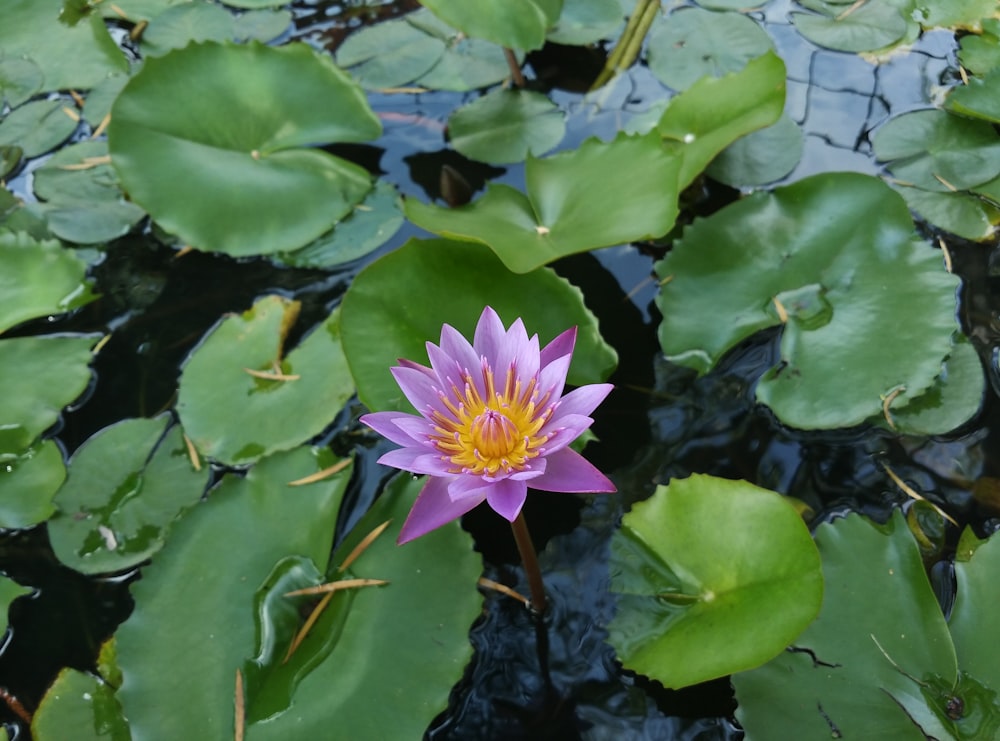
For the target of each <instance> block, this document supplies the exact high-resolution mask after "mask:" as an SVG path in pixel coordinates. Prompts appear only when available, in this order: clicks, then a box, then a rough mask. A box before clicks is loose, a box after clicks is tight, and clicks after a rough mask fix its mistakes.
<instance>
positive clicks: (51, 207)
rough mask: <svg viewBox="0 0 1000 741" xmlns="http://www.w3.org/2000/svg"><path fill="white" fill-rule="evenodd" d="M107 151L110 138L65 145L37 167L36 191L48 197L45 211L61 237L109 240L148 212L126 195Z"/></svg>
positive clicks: (79, 240) (83, 241)
mask: <svg viewBox="0 0 1000 741" xmlns="http://www.w3.org/2000/svg"><path fill="white" fill-rule="evenodd" d="M107 154H108V145H107V143H106V142H103V141H85V142H80V143H78V144H72V145H70V146H68V147H65V148H63V149H61V150H60V151H59V152H57V153H56V154H55V155H54V156H53V157H52V158H51V159H49V160H48V161H47V162H46V163H45V164H44V165H42V166H41V167H39V168H38V169H37V170H35V172H34V179H33V183H34V189H35V195H36V196H38V197H39V198H43V199H45V200H46V201H48V202H47V203H46V204H44V206H43V209H42V213H44V214H45V217H46V221H47V223H48V225H49V229H50V230H51V231H52V233H53V234H55V235H56V236H58V237H59V238H60V239H65V240H66V241H69V242H77V243H79V244H96V243H98V242H106V241H109V240H112V239H115V238H117V237H120V236H122V235H123V234H126V233H128V231H129V230H130V229H131V228H132V227H133V226H134V225H135V223H136V222H138V221H139V219H141V218H142V217H143V216H145V212H144V211H143V210H142V209H141V208H139V207H138V206H136V205H135V204H134V203H130V202H129V201H126V200H125V197H124V195H123V194H122V192H121V189H120V188H119V187H118V178H117V177H115V173H114V171H113V170H112V169H111V166H110V165H109V164H107V161H106V160H107Z"/></svg>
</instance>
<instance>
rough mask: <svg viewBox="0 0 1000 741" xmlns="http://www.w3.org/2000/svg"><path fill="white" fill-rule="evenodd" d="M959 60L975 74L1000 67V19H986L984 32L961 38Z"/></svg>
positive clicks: (981, 73) (983, 25) (983, 23)
mask: <svg viewBox="0 0 1000 741" xmlns="http://www.w3.org/2000/svg"><path fill="white" fill-rule="evenodd" d="M958 43H959V45H960V46H961V49H960V50H959V52H958V61H960V62H961V63H962V66H963V67H965V69H967V70H969V72H971V73H972V74H974V75H985V74H986V73H987V72H990V71H992V70H994V69H998V68H1000V19H997V18H994V19H984V20H983V21H982V34H981V35H978V36H977V35H975V34H968V35H966V36H963V37H962V38H961V39H960V40H959V42H958Z"/></svg>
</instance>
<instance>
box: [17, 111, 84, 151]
mask: <svg viewBox="0 0 1000 741" xmlns="http://www.w3.org/2000/svg"><path fill="white" fill-rule="evenodd" d="M67 110H71V109H70V107H69V104H68V101H67V99H65V98H56V99H54V100H33V101H31V102H30V103H25V104H24V105H22V106H21V107H20V108H15V109H14V110H13V111H11V112H10V113H8V114H7V116H6V117H5V118H4V119H3V120H2V121H0V144H2V145H16V146H18V147H20V148H21V149H22V150H23V151H24V156H25V157H37V156H38V155H40V154H45V153H46V152H48V151H49V150H50V149H54V148H55V147H58V146H59V145H60V144H62V143H63V142H64V141H66V140H67V139H68V138H69V137H70V135H71V134H72V133H73V132H74V131H75V130H76V126H77V123H78V119H77V118H73V116H71V115H69V114H68V113H67ZM74 115H75V113H74Z"/></svg>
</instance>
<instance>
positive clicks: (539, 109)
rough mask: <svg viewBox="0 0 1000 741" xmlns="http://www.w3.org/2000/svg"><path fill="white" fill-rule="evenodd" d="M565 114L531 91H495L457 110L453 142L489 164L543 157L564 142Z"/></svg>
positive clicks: (450, 124)
mask: <svg viewBox="0 0 1000 741" xmlns="http://www.w3.org/2000/svg"><path fill="white" fill-rule="evenodd" d="M565 133H566V117H565V116H564V115H563V113H562V111H560V110H559V107H558V106H556V104H555V103H553V102H552V101H551V100H550V99H549V98H548V96H546V95H542V94H541V93H536V92H532V91H530V90H504V89H500V90H493V91H491V92H489V93H487V94H486V95H484V96H483V97H481V98H477V99H476V100H474V101H472V102H471V103H468V104H466V105H464V106H462V107H461V108H458V109H456V110H455V111H454V112H453V113H452V114H451V116H450V117H449V119H448V137H449V139H450V140H451V145H452V146H453V147H454V148H455V149H456V150H457V151H458V152H460V153H461V154H463V155H465V156H466V157H468V158H469V159H473V160H478V161H479V162H486V163H487V164H490V165H505V164H510V163H514V162H522V161H523V160H524V159H526V158H527V156H528V155H529V154H531V155H533V156H535V157H540V156H541V155H543V154H545V153H546V152H547V151H549V150H550V149H552V148H553V147H555V146H556V145H557V144H558V143H559V142H560V141H562V138H563V135H564V134H565Z"/></svg>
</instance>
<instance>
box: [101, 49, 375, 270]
mask: <svg viewBox="0 0 1000 741" xmlns="http://www.w3.org/2000/svg"><path fill="white" fill-rule="evenodd" d="M288 80H295V84H294V85H289V84H288ZM112 110H113V114H112V118H111V124H110V126H109V127H108V144H109V147H110V150H111V157H112V161H113V164H114V167H115V169H116V170H117V172H118V175H119V177H120V178H121V182H122V185H123V187H124V189H125V191H126V192H128V194H129V195H130V196H131V198H132V200H134V201H135V202H136V203H138V204H139V205H141V206H143V207H144V208H146V210H147V211H148V212H149V213H150V214H151V215H152V216H153V218H154V219H155V220H156V221H157V222H158V223H159V224H160V226H162V227H163V228H165V229H166V230H168V231H170V232H174V233H176V234H177V235H178V236H179V237H180V238H181V239H183V240H184V241H186V242H188V243H190V244H191V245H193V246H195V247H198V248H200V249H206V250H218V251H222V252H227V253H229V254H232V255H251V254H266V253H273V252H281V251H286V250H292V249H296V248H298V247H302V246H304V245H305V244H308V243H309V242H310V241H312V240H313V239H316V238H317V237H319V236H320V235H321V234H323V233H324V232H326V231H328V230H329V229H330V227H332V226H333V225H334V224H335V223H336V222H337V220H339V219H340V218H342V217H343V216H346V215H347V214H348V213H350V211H351V209H352V208H353V207H354V205H355V204H356V203H358V202H359V201H360V200H361V199H362V198H364V196H365V195H366V194H367V193H368V191H369V190H371V177H370V175H369V174H368V172H367V171H365V170H363V169H362V168H360V167H358V166H357V165H354V164H351V163H348V162H346V161H344V160H341V159H339V158H337V157H334V156H332V155H329V154H327V153H326V152H322V151H320V150H318V149H303V148H302V147H304V146H305V145H314V144H327V143H331V142H358V141H365V140H367V139H371V138H374V137H376V136H378V134H379V132H380V129H381V127H380V124H379V123H378V119H377V118H376V117H375V115H374V113H372V111H371V109H370V108H369V107H368V103H367V101H366V100H365V97H364V93H363V92H362V91H361V89H360V88H359V87H358V86H357V85H356V84H355V83H354V82H352V81H351V80H350V78H349V77H348V76H347V75H346V74H345V73H344V72H342V71H341V70H339V69H338V68H337V67H335V66H334V64H333V63H332V62H331V61H330V60H329V59H328V58H326V57H322V56H320V55H318V54H317V53H315V52H314V51H312V50H311V49H309V48H308V47H307V46H305V45H302V44H290V45H288V46H283V47H280V48H271V47H267V46H263V45H261V44H258V43H251V44H248V45H245V46H237V45H231V44H215V43H206V44H193V45H191V46H188V47H185V48H184V49H180V50H176V51H172V52H170V53H169V54H166V55H164V56H162V57H157V58H154V59H147V60H146V61H145V64H144V65H143V68H142V70H140V71H139V72H138V73H136V75H135V77H133V78H132V80H130V81H129V83H128V85H126V86H125V89H124V90H123V91H122V93H121V94H120V95H119V96H118V99H117V100H116V101H115V105H114V107H113V109H112ZM234 120H238V121H240V122H241V125H239V126H232V125H231V122H232V121H234ZM233 193H238V197H237V198H234V197H232V194H233Z"/></svg>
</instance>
